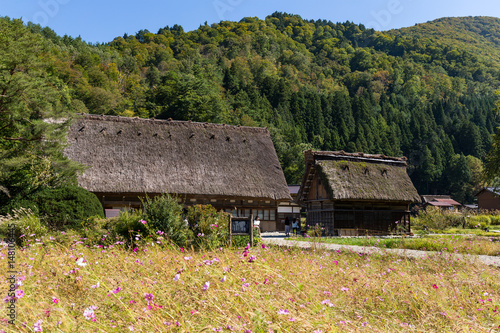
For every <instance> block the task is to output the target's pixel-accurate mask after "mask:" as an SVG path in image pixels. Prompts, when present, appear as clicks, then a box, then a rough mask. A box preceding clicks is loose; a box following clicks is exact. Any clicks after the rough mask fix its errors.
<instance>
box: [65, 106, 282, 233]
mask: <svg viewBox="0 0 500 333" xmlns="http://www.w3.org/2000/svg"><path fill="white" fill-rule="evenodd" d="M68 144H69V146H68V148H67V149H66V151H65V153H66V155H67V156H68V157H69V158H71V159H72V160H75V161H78V162H80V163H82V164H84V165H87V166H89V168H88V169H87V170H86V171H85V172H84V173H83V175H81V176H80V177H79V179H78V183H79V185H80V186H81V187H83V188H85V189H87V190H89V191H91V192H93V193H95V194H96V195H97V196H98V198H99V199H100V200H101V202H102V204H103V206H104V208H105V209H107V210H108V212H116V210H118V209H123V208H124V207H140V206H141V202H140V200H139V197H144V196H145V194H147V195H148V196H150V197H151V196H155V195H158V194H161V193H165V192H167V193H170V194H175V195H177V196H179V198H180V199H179V200H181V201H182V202H183V203H184V204H185V205H193V204H211V205H212V206H214V207H216V208H217V209H224V210H226V211H230V212H232V213H233V214H234V215H238V216H250V214H251V213H253V215H254V217H255V216H257V215H259V216H260V218H261V220H262V221H263V222H262V223H261V226H262V228H263V229H264V230H275V228H276V219H277V212H276V210H277V206H278V204H279V202H281V201H289V200H291V198H290V194H289V191H288V187H287V184H286V181H285V177H284V175H283V171H282V169H281V166H280V163H279V161H278V157H277V155H276V152H275V150H274V146H273V143H272V141H271V137H270V134H269V131H268V130H267V129H265V128H254V127H239V126H227V125H217V124H208V123H194V122H187V121H168V120H154V119H139V118H125V117H114V116H97V115H83V116H81V117H80V118H78V119H76V120H75V121H74V123H73V125H72V126H71V128H70V130H69V134H68ZM112 210H113V211H112Z"/></svg>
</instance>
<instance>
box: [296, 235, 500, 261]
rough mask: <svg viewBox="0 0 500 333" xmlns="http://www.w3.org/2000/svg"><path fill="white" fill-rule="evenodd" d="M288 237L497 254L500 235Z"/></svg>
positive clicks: (331, 242)
mask: <svg viewBox="0 0 500 333" xmlns="http://www.w3.org/2000/svg"><path fill="white" fill-rule="evenodd" d="M287 240H289V241H310V242H321V243H330V244H342V245H356V246H373V247H378V248H382V249H407V250H422V251H440V252H448V253H459V254H470V255H487V256H500V237H499V235H498V234H495V235H494V236H491V237H484V236H476V235H445V234H443V235H427V236H425V237H389V238H381V237H328V238H326V237H322V238H315V237H300V236H299V237H291V238H287Z"/></svg>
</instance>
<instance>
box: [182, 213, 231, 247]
mask: <svg viewBox="0 0 500 333" xmlns="http://www.w3.org/2000/svg"><path fill="white" fill-rule="evenodd" d="M186 218H187V220H188V223H189V227H190V228H191V230H192V231H193V245H194V246H195V247H196V248H201V249H214V248H218V247H221V246H226V245H227V244H228V238H229V229H228V225H229V214H228V213H225V212H223V211H219V212H218V211H217V210H216V209H215V208H214V207H213V206H212V205H206V206H204V205H194V206H191V207H189V209H188V211H187V215H186Z"/></svg>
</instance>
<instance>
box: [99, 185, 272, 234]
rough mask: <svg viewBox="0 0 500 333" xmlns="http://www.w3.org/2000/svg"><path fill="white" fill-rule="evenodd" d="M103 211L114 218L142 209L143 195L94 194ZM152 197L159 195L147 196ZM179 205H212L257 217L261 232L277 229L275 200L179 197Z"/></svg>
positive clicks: (239, 214)
mask: <svg viewBox="0 0 500 333" xmlns="http://www.w3.org/2000/svg"><path fill="white" fill-rule="evenodd" d="M95 194H96V195H97V197H98V198H99V200H100V201H101V204H102V206H103V208H104V209H105V211H106V212H107V213H109V214H110V216H115V215H116V214H117V212H118V211H119V210H120V209H125V208H134V209H138V208H142V202H141V200H140V198H141V197H144V196H145V195H144V194H143V193H142V194H138V193H117V194H104V193H95ZM148 195H149V196H150V197H154V196H155V195H159V194H148ZM178 200H179V203H180V204H182V205H184V206H185V207H186V208H187V207H188V206H192V205H208V204H210V205H212V206H214V208H215V209H217V210H224V211H226V212H229V213H231V214H233V215H234V216H240V217H242V216H247V215H249V214H253V215H254V218H255V217H256V216H257V215H259V217H260V219H261V229H262V231H275V230H276V228H277V221H278V219H277V216H278V214H277V207H278V202H277V201H275V200H252V199H241V198H228V197H215V196H192V195H190V196H186V195H184V196H179V199H178Z"/></svg>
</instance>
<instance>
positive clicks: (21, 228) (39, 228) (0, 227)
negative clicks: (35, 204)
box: [0, 208, 47, 244]
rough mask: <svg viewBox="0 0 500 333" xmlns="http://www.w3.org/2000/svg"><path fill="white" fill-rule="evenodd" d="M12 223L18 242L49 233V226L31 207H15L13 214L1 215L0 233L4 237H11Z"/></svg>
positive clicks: (24, 241)
mask: <svg viewBox="0 0 500 333" xmlns="http://www.w3.org/2000/svg"><path fill="white" fill-rule="evenodd" d="M12 225H14V230H15V231H14V232H15V239H16V243H18V244H24V243H27V242H31V241H33V240H36V239H38V238H40V237H42V236H44V235H45V234H47V227H46V226H45V225H44V223H43V222H42V221H41V220H40V218H39V217H38V216H36V214H35V213H34V212H33V211H32V210H31V209H29V208H19V209H14V211H13V212H12V214H7V215H6V216H0V234H2V237H3V238H10V230H11V226H12Z"/></svg>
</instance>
